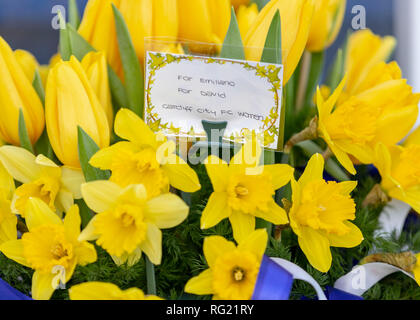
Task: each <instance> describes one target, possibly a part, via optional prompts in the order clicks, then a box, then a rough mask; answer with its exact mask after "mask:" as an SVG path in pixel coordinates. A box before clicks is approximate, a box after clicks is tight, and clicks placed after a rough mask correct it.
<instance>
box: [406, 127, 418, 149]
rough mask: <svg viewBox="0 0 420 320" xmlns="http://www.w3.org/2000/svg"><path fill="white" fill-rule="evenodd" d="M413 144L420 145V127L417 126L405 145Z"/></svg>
mask: <svg viewBox="0 0 420 320" xmlns="http://www.w3.org/2000/svg"><path fill="white" fill-rule="evenodd" d="M412 144H418V145H420V127H419V128H417V129H416V130H415V131H414V132H413V133H411V134H410V136H409V137H408V138H407V140H406V141H405V142H404V145H405V146H409V145H412Z"/></svg>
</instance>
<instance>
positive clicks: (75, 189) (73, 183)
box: [61, 166, 86, 199]
mask: <svg viewBox="0 0 420 320" xmlns="http://www.w3.org/2000/svg"><path fill="white" fill-rule="evenodd" d="M85 182H86V181H85V177H84V175H83V172H82V170H78V169H73V168H69V167H66V166H64V167H62V168H61V183H62V184H63V187H64V188H66V189H67V190H69V191H70V192H71V193H72V194H73V197H74V199H81V198H82V190H81V185H82V184H83V183H85Z"/></svg>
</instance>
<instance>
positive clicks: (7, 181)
mask: <svg viewBox="0 0 420 320" xmlns="http://www.w3.org/2000/svg"><path fill="white" fill-rule="evenodd" d="M14 191H15V182H14V181H13V177H12V176H11V175H10V174H9V172H7V170H6V168H5V167H4V166H3V164H2V163H1V161H0V195H3V196H4V198H5V199H7V200H11V199H12V197H13V193H14Z"/></svg>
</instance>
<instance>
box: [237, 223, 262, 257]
mask: <svg viewBox="0 0 420 320" xmlns="http://www.w3.org/2000/svg"><path fill="white" fill-rule="evenodd" d="M267 241H268V234H267V230H266V229H258V230H255V231H254V232H252V233H251V234H250V235H249V236H248V237H246V238H245V239H243V240H242V241H241V242H240V243H239V245H238V249H239V250H244V251H250V252H252V253H254V254H255V255H256V256H257V257H258V259H261V258H262V256H263V254H264V252H265V249H266V247H267Z"/></svg>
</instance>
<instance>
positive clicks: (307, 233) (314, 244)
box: [298, 227, 332, 272]
mask: <svg viewBox="0 0 420 320" xmlns="http://www.w3.org/2000/svg"><path fill="white" fill-rule="evenodd" d="M301 232H302V233H301V235H300V236H299V237H298V241H299V246H300V248H301V249H302V251H303V253H304V254H305V256H306V258H307V259H308V260H309V263H310V264H311V265H312V266H313V267H314V268H315V269H317V270H319V271H321V272H328V270H330V267H331V262H332V256H331V250H330V243H329V241H328V239H327V238H326V237H324V236H323V235H321V234H320V233H319V232H318V231H316V230H313V229H312V228H309V227H302V228H301Z"/></svg>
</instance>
